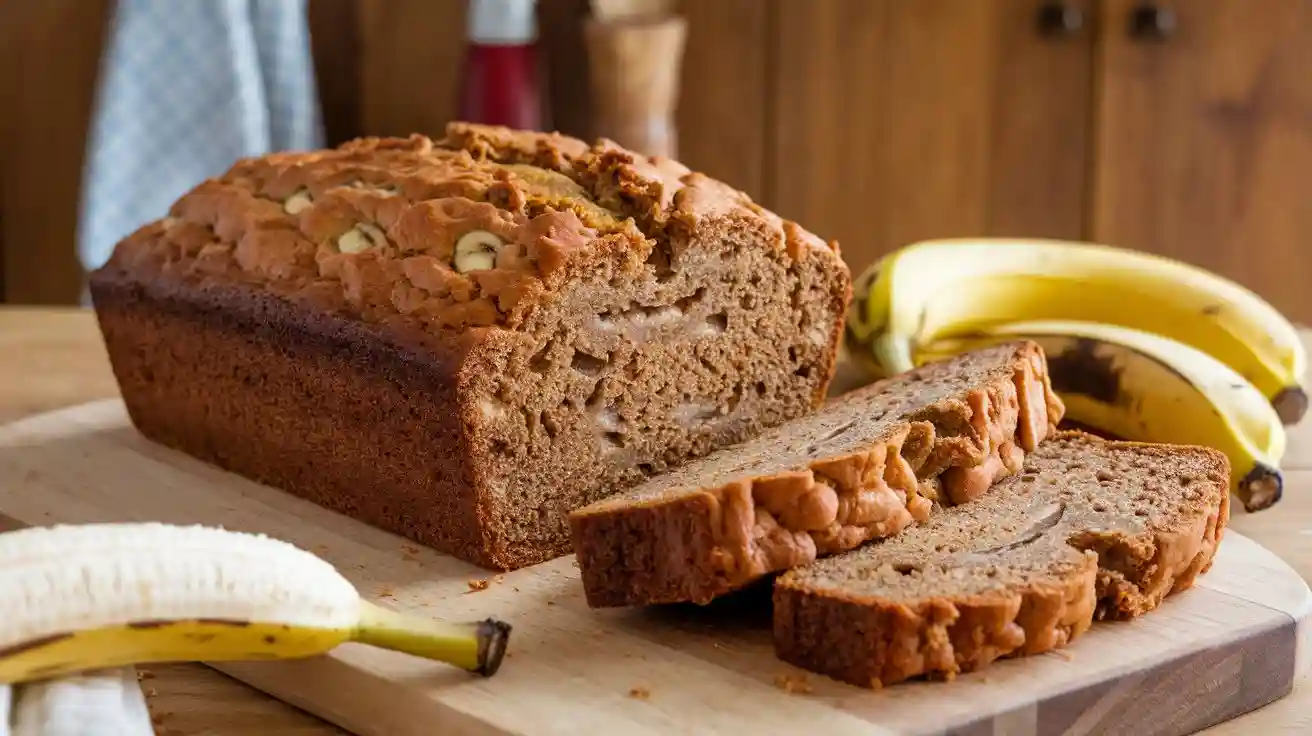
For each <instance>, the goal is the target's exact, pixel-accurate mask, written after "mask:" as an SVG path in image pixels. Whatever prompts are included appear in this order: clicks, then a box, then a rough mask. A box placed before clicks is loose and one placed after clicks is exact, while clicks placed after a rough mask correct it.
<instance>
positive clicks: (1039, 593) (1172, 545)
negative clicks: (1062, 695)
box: [774, 432, 1230, 687]
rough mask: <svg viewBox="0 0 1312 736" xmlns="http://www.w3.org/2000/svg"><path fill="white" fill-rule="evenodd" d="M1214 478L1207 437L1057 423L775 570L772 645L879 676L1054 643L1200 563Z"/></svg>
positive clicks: (1217, 472)
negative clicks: (993, 478)
mask: <svg viewBox="0 0 1312 736" xmlns="http://www.w3.org/2000/svg"><path fill="white" fill-rule="evenodd" d="M1229 477H1230V468H1229V462H1228V461H1227V459H1226V457H1225V455H1223V454H1221V453H1220V452H1217V451H1215V450H1212V449H1208V448H1202V447H1184V446H1177V445H1151V444H1143V443H1134V442H1112V441H1108V440H1102V439H1099V438H1097V437H1093V436H1092V435H1087V434H1083V433H1080V432H1060V433H1058V434H1057V435H1055V436H1054V437H1053V438H1051V439H1049V440H1047V441H1046V442H1044V443H1043V445H1041V446H1040V447H1039V449H1038V450H1037V451H1035V452H1034V453H1032V454H1030V455H1029V456H1027V457H1026V458H1025V465H1024V469H1023V471H1022V473H1021V474H1020V475H1018V476H1014V477H1012V478H1009V479H1007V480H1005V481H1003V482H1001V483H999V484H998V485H997V486H995V487H994V488H993V489H991V490H990V491H989V492H988V493H987V494H985V495H984V497H983V498H981V499H980V500H978V501H976V502H974V503H971V504H967V505H965V506H960V507H957V508H952V509H947V510H944V511H943V512H942V513H939V514H935V515H933V516H932V517H931V518H930V519H929V521H927V522H926V523H924V524H921V525H918V526H916V527H915V528H912V529H908V530H907V531H905V532H903V533H902V534H900V535H898V536H897V537H895V538H893V539H888V540H885V541H883V542H878V543H872V544H869V545H866V546H865V547H862V548H860V549H858V550H855V551H852V552H848V553H846V554H842V555H837V556H834V557H829V558H827V559H824V560H820V561H818V562H816V563H815V564H812V565H808V566H805V567H801V568H798V569H795V570H792V571H790V572H788V573H786V574H785V575H783V576H781V577H780V578H779V579H778V580H776V581H775V587H774V639H775V648H776V651H777V652H778V655H779V656H780V657H781V658H782V659H784V660H785V661H787V662H790V663H792V664H795V665H797V666H799V667H803V668H806V669H808V670H811V671H813V672H818V673H821V674H824V675H828V676H830V677H833V678H835V679H838V680H842V681H843V682H847V683H851V684H853V685H859V686H864V687H880V686H882V685H889V684H892V683H895V682H898V681H901V680H905V679H907V678H911V677H916V676H919V675H929V676H934V677H947V678H950V677H952V676H953V675H955V674H956V673H958V672H968V671H971V670H975V669H978V668H980V667H983V666H985V665H987V664H988V663H990V662H992V661H993V660H995V659H997V658H999V657H1007V656H1020V655H1029V654H1037V653H1039V652H1044V651H1047V650H1050V649H1054V648H1058V647H1061V646H1064V645H1065V644H1066V643H1067V642H1069V641H1070V640H1071V639H1073V638H1075V637H1076V636H1078V635H1080V634H1082V633H1083V632H1084V631H1086V630H1087V629H1088V628H1089V626H1090V625H1091V624H1092V622H1093V621H1094V620H1095V619H1125V618H1132V617H1135V616H1138V615H1139V614H1141V613H1144V612H1145V611H1149V610H1152V609H1153V608H1155V607H1156V606H1157V605H1158V604H1159V603H1160V602H1161V601H1162V599H1163V598H1164V597H1165V596H1167V595H1169V594H1171V593H1174V592H1177V591H1180V590H1184V589H1186V588H1188V587H1190V586H1191V585H1193V583H1194V579H1195V578H1196V577H1197V576H1198V575H1199V574H1200V573H1203V572H1206V571H1207V569H1208V568H1209V567H1210V566H1211V564H1212V558H1213V556H1214V555H1215V554H1216V548H1217V545H1218V544H1219V543H1220V541H1221V536H1222V534H1223V533H1224V530H1225V525H1226V523H1227V521H1228V520H1229V518H1230V506H1229V493H1228V488H1229V481H1228V478H1229Z"/></svg>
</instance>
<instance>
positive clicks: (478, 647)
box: [0, 523, 510, 683]
mask: <svg viewBox="0 0 1312 736" xmlns="http://www.w3.org/2000/svg"><path fill="white" fill-rule="evenodd" d="M509 632H510V627H509V626H508V625H506V624H504V623H502V622H499V621H496V620H494V619H488V620H485V621H471V622H461V623H443V622H439V621H433V620H430V619H426V618H420V617H414V616H407V615H403V614H400V613H396V612H393V611H388V610H385V609H382V608H380V607H378V606H375V605H373V604H371V603H369V602H368V601H365V600H363V599H361V598H360V595H359V593H358V592H357V591H356V589H355V587H354V586H353V585H352V584H351V582H350V581H348V580H347V579H346V578H345V577H343V576H342V575H341V574H340V573H339V572H338V571H337V570H336V569H335V568H334V567H333V566H332V565H331V564H329V563H328V562H326V561H324V560H322V559H320V558H319V557H317V556H315V555H313V554H311V553H309V552H306V551H304V550H301V549H299V548H297V547H295V546H293V545H291V544H288V543H286V542H282V541H280V540H276V539H271V538H269V537H265V536H262V535H256V534H245V533H240V532H234V531H228V530H225V529H217V528H209V527H201V526H186V527H184V526H172V525H166V524H154V523H142V524H87V525H79V526H55V527H44V528H41V527H38V528H30V529H22V530H18V531H12V532H8V533H4V534H0V683H16V682H27V681H32V680H48V679H52V678H58V677H61V676H64V675H69V674H73V673H77V672H82V671H85V670H90V669H100V668H113V667H121V666H126V665H133V664H140V663H145V662H167V661H224V660H260V659H286V658H295V657H305V656H311V655H316V654H323V653H325V652H327V651H330V650H331V649H333V648H335V647H336V646H338V645H340V644H342V643H345V642H348V641H356V642H362V643H365V644H371V645H375V646H380V647H384V648H388V649H394V650H397V651H402V652H407V653H410V654H414V655H417V656H421V657H426V658H429V659H433V660H438V661H442V662H446V663H449V664H452V665H455V666H458V667H461V668H463V669H466V670H469V671H471V672H475V673H478V674H483V675H491V674H494V673H495V672H496V670H497V668H498V667H499V666H500V662H501V659H502V657H503V656H504V652H505V646H506V643H507V639H508V637H509Z"/></svg>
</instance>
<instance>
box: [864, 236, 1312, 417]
mask: <svg viewBox="0 0 1312 736" xmlns="http://www.w3.org/2000/svg"><path fill="white" fill-rule="evenodd" d="M855 291H856V298H855V300H854V302H853V307H852V310H851V312H850V313H849V318H848V336H849V339H850V340H852V341H854V342H855V344H854V345H853V346H852V348H851V352H852V353H860V352H861V351H862V350H866V351H869V353H870V357H871V361H869V363H870V364H873V365H874V366H877V367H878V368H879V369H880V370H881V372H883V373H898V372H902V371H906V370H910V368H911V367H912V365H913V363H914V360H913V355H914V354H915V352H916V350H917V345H920V344H924V343H930V342H934V341H935V340H938V339H941V338H944V337H953V336H960V335H969V334H971V333H974V332H976V331H979V330H988V329H991V328H992V327H993V326H996V325H999V324H1005V323H1008V322H1016V321H1025V320H1036V319H1044V320H1077V321H1084V322H1096V323H1103V324H1111V325H1119V326H1122V327H1128V328H1132V329H1137V330H1142V331H1144V332H1149V333H1154V334H1158V335H1162V336H1163V337H1167V338H1170V339H1172V340H1175V341H1177V342H1181V343H1184V344H1186V345H1190V346H1192V347H1194V348H1196V349H1198V350H1201V351H1203V352H1205V353H1208V354H1209V355H1211V356H1212V357H1214V358H1216V359H1217V360H1219V361H1221V362H1222V363H1225V364H1226V365H1228V366H1230V367H1231V368H1233V369H1234V370H1235V371H1236V372H1237V373H1239V374H1240V375H1242V376H1244V377H1245V378H1247V379H1248V380H1249V381H1250V382H1251V383H1252V384H1253V385H1254V386H1256V387H1257V389H1258V390H1259V391H1260V392H1261V393H1262V394H1263V396H1265V397H1266V398H1267V399H1268V400H1269V401H1270V403H1271V404H1272V406H1274V407H1275V409H1276V413H1277V414H1278V415H1279V416H1280V418H1281V420H1282V421H1283V422H1284V423H1285V424H1294V423H1296V422H1297V421H1298V420H1299V419H1300V418H1302V416H1303V414H1304V413H1305V412H1306V411H1307V408H1308V393H1307V391H1306V390H1305V388H1304V386H1303V385H1302V381H1303V376H1304V373H1305V372H1306V370H1307V355H1306V351H1305V350H1304V348H1303V344H1302V343H1301V342H1300V341H1299V338H1298V334H1297V332H1296V330H1295V328H1294V327H1293V325H1291V324H1290V323H1289V321H1288V320H1286V319H1285V318H1284V317H1283V316H1281V314H1280V313H1279V312H1277V311H1276V310H1275V309H1274V308H1272V307H1271V305H1270V304H1268V303H1267V302H1265V301H1264V300H1262V299H1261V298H1260V297H1258V296H1257V295H1256V294H1254V293H1253V292H1251V291H1249V290H1248V289H1245V288H1243V287H1242V286H1240V285H1238V284H1236V283H1234V282H1233V281H1230V280H1227V279H1225V278H1222V277H1221V276H1218V275H1217V274H1214V273H1211V272H1208V271H1206V270H1204V269H1201V268H1197V267H1194V266H1191V265H1188V264H1185V263H1181V262H1179V261H1175V260H1171V259H1167V258H1162V257H1159V256H1154V255H1150V254H1147V253H1142V252H1138V251H1133V250H1126V249H1121V248H1113V247H1110V246H1104V245H1095V244H1091V243H1072V242H1065V241H1056V240H1012V239H989V238H984V239H971V240H966V239H959V240H934V241H926V242H923V243H917V244H914V245H910V246H907V247H905V248H902V249H901V250H898V251H895V252H893V253H891V254H889V255H888V256H886V257H885V258H884V259H883V260H881V261H880V262H878V263H876V264H874V265H872V266H871V267H870V268H869V269H867V271H866V272H865V273H863V274H862V275H861V277H859V278H858V280H857V286H856V289H855Z"/></svg>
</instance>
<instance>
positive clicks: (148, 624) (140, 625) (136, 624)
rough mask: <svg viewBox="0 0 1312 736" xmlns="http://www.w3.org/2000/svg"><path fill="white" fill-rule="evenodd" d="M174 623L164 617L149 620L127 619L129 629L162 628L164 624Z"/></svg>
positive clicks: (170, 624)
mask: <svg viewBox="0 0 1312 736" xmlns="http://www.w3.org/2000/svg"><path fill="white" fill-rule="evenodd" d="M175 623H177V622H176V621H169V620H166V619H157V620H150V621H129V622H128V628H129V629H162V628H164V627H165V626H172V625H174V624H175Z"/></svg>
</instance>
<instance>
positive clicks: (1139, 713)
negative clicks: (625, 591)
mask: <svg viewBox="0 0 1312 736" xmlns="http://www.w3.org/2000/svg"><path fill="white" fill-rule="evenodd" d="M0 511H3V512H4V513H5V514H7V515H9V516H11V517H14V518H15V519H17V520H18V521H20V522H22V523H25V524H30V525H38V524H51V523H55V522H72V523H77V522H92V521H129V520H158V521H165V522H172V523H202V524H219V525H223V526H225V527H228V528H232V529H241V530H246V531H257V532H264V533H267V534H270V535H273V536H276V537H279V538H282V539H286V540H288V541H291V542H294V543H296V544H298V545H300V546H302V547H305V548H307V549H310V550H313V551H315V552H317V553H319V554H320V555H322V556H323V557H324V558H326V559H327V560H329V561H331V562H332V563H334V564H336V565H337V566H338V567H339V568H340V569H341V570H342V571H343V572H344V573H345V574H346V576H347V577H349V578H350V579H351V580H352V581H353V582H354V583H355V584H356V585H357V586H358V587H359V589H360V590H361V591H362V593H364V595H365V596H366V597H367V598H369V599H371V600H373V601H375V602H378V603H380V604H382V605H385V606H389V607H394V608H398V609H406V610H412V611H417V612H420V613H426V614H430V615H432V616H435V617H439V618H449V619H467V618H474V617H481V616H487V615H496V616H498V617H500V618H503V619H506V620H508V621H510V622H512V623H513V624H514V626H515V629H514V633H513V635H512V638H511V647H510V652H511V653H510V654H509V655H508V656H509V658H508V659H507V660H506V662H505V664H504V666H503V667H502V670H501V672H500V673H499V674H498V675H497V676H495V677H493V678H490V679H485V678H478V677H473V676H470V675H467V674H465V673H464V672H461V671H457V670H454V669H452V668H449V667H445V666H442V665H439V664H435V663H429V662H424V661H421V660H418V659H414V658H411V657H407V656H404V655H399V654H394V653H391V652H383V651H378V650H374V649H371V648H368V647H363V646H358V645H347V646H343V647H341V648H339V649H338V650H336V651H334V652H333V653H332V654H331V655H328V656H323V657H316V658H311V659H304V660H299V661H290V662H260V663H239V664H221V665H215V666H216V667H217V668H218V669H220V670H222V671H223V672H226V673H228V674H230V675H232V676H234V677H236V678H238V679H240V680H243V681H245V682H247V683H250V684H251V685H253V686H255V687H257V688H259V689H261V690H264V691H265V692H268V693H270V694H271V695H274V696H276V697H278V698H281V699H283V700H286V701H288V702H291V703H293V704H295V705H298V706H300V707H302V708H304V709H306V710H308V711H310V712H312V713H315V714H317V715H319V716H321V717H323V718H325V719H327V720H329V721H332V722H334V723H337V724H339V725H341V726H342V727H344V728H347V729H350V730H352V731H354V732H356V733H359V734H364V735H366V736H375V735H376V736H384V735H386V736H407V735H409V734H414V735H415V736H431V735H432V734H435V733H442V734H464V733H469V734H490V733H515V734H556V733H559V734H581V733H598V734H616V733H623V734H640V733H651V734H670V733H686V732H693V731H695V732H697V733H721V734H737V733H758V734H759V733H824V734H826V736H838V735H840V734H857V733H860V734H881V735H882V734H931V733H933V734H943V733H946V734H954V735H959V736H966V735H967V734H969V735H972V736H973V735H976V734H978V735H981V736H983V735H984V734H1004V733H1005V734H1009V735H1015V736H1029V735H1036V734H1094V733H1098V734H1103V733H1105V734H1125V733H1134V734H1178V733H1189V732H1192V731H1195V730H1198V729H1201V728H1204V727H1206V726H1209V725H1212V724H1215V723H1218V722H1220V721H1223V720H1226V719H1228V718H1232V717H1234V716H1236V715H1239V714H1242V713H1245V712H1248V711H1250V710H1253V709H1255V708H1258V707H1260V706H1262V705H1264V704H1266V703H1268V702H1271V701H1272V700H1275V699H1278V698H1280V697H1282V696H1284V695H1285V694H1287V693H1288V692H1289V691H1290V688H1291V686H1292V682H1293V680H1294V679H1295V677H1297V676H1301V675H1302V674H1304V673H1305V672H1306V671H1307V670H1308V663H1309V655H1308V652H1309V649H1308V646H1307V645H1308V639H1309V635H1308V631H1309V628H1308V627H1307V625H1306V623H1305V622H1306V620H1307V616H1308V612H1309V610H1310V609H1312V594H1310V593H1309V590H1308V587H1307V586H1306V585H1305V584H1304V582H1303V581H1302V579H1301V578H1300V577H1299V576H1298V575H1297V574H1296V573H1294V572H1293V571H1292V570H1291V569H1290V568H1289V567H1288V566H1286V565H1285V564H1284V563H1283V562H1282V561H1281V560H1280V559H1279V558H1277V557H1276V556H1275V555H1273V554H1271V553H1270V552H1268V551H1267V550H1265V549H1263V548H1262V547H1260V546H1258V545H1257V544H1255V543H1254V542H1252V541H1250V540H1248V539H1246V538H1244V537H1242V536H1240V535H1239V534H1237V533H1234V532H1231V533H1229V534H1227V536H1226V538H1225V541H1224V543H1223V544H1222V545H1221V551H1220V554H1219V555H1218V556H1217V559H1216V563H1215V566H1214V567H1213V569H1212V571H1211V572H1210V573H1208V574H1207V575H1206V576H1204V577H1203V578H1202V580H1201V582H1200V584H1199V585H1198V586H1197V587H1195V588H1194V589H1192V590H1189V591H1186V592H1184V593H1182V594H1180V595H1178V596H1175V597H1173V598H1171V599H1168V601H1167V602H1166V603H1165V604H1163V606H1162V607H1161V608H1160V609H1158V610H1157V611H1155V612H1154V613H1152V614H1150V615H1148V616H1146V617H1143V618H1141V619H1139V620H1137V621H1134V622H1130V623H1115V624H1112V623H1109V624H1100V625H1097V626H1095V627H1094V629H1093V630H1092V631H1091V632H1090V633H1089V634H1087V635H1085V636H1084V637H1082V638H1080V639H1079V640H1077V641H1076V643H1075V644H1074V645H1073V646H1071V647H1070V648H1068V649H1067V650H1065V651H1064V652H1060V653H1054V654H1048V655H1043V656H1039V657H1032V658H1028V659H1019V660H1010V661H1005V662H1001V663H998V664H996V665H994V666H993V667H990V668H988V669H987V670H985V671H983V672H979V673H975V674H972V675H967V676H963V677H960V678H958V679H957V680H956V681H955V682H951V683H907V684H902V685H898V686H894V687H890V688H888V689H886V690H884V691H879V692H872V691H867V690H862V689H859V688H855V687H850V686H847V685H843V684H840V683H836V682H833V681H830V680H827V679H825V678H823V677H820V676H815V675H807V674H806V673H804V672H803V671H801V670H799V669H796V668H793V667H791V666H788V665H786V664H784V663H782V662H780V661H779V660H777V659H776V658H775V657H774V655H773V652H772V649H771V644H770V631H769V611H768V596H766V595H753V594H750V593H749V594H745V595H742V596H739V597H737V598H734V599H730V600H729V601H727V602H724V603H721V604H717V605H713V606H710V607H707V608H697V607H692V606H680V607H670V608H662V609H660V610H609V611H592V610H590V609H588V608H587V606H586V605H585V604H584V602H583V598H582V592H581V588H580V585H579V583H578V575H577V571H576V569H575V568H574V566H573V560H572V559H571V558H562V559H559V560H555V561H553V562H550V563H547V564H543V565H539V566H537V567H533V568H530V569H526V570H520V571H516V572H513V573H508V574H506V575H504V576H497V577H494V578H492V582H491V584H490V585H488V586H487V588H486V589H485V590H481V591H473V590H472V589H471V585H470V582H471V581H478V580H482V579H485V578H488V577H489V574H488V573H486V572H484V571H482V570H479V569H478V568H475V567H473V566H471V565H467V564H465V563H462V562H459V561H456V560H453V559H452V558H449V557H445V556H443V555H439V554H437V553H434V552H432V551H429V550H420V549H417V548H415V547H414V546H412V545H410V544H408V543H407V542H405V541H404V540H402V539H401V538H399V537H396V536H394V535H391V534H388V533H386V532H382V531H379V530H376V529H373V528H371V527H368V526H366V525H364V524H360V523H358V522H355V521H353V520H351V519H348V518H346V517H344V516H340V515H337V514H335V513H332V512H329V511H326V510H324V509H321V508H319V507H317V506H314V505H313V504H310V503H308V502H304V501H301V500H299V499H296V498H294V497H292V496H290V495H287V494H284V493H281V492H279V491H277V490H274V489H272V488H268V487H265V486H261V485H258V484H255V483H252V482H249V481H246V480H244V479H241V478H239V477H236V476H234V475H232V474H229V473H226V472H224V471H221V470H218V469H216V468H213V467H209V466H206V465H204V464H202V463H200V462H197V461H195V460H192V459H190V458H188V457H186V456H184V455H181V454H179V453H175V452H173V451H171V450H168V449H165V448H162V447H159V446H157V445H154V444H153V443H150V442H149V441H147V440H145V439H143V438H142V437H140V436H139V435H138V434H137V433H136V431H135V430H134V429H133V428H132V427H131V425H130V424H129V422H128V419H127V415H126V413H125V411H124V409H123V405H122V403H121V402H120V401H118V400H117V399H115V400H109V401H102V402H97V403H93V404H86V405H83V406H78V407H74V408H71V409H66V410H63V411H59V412H55V413H52V414H45V415H41V416H37V417H33V418H30V419H27V420H24V421H22V422H19V423H17V424H13V425H9V426H8V427H3V428H0ZM160 553H161V554H168V550H160Z"/></svg>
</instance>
